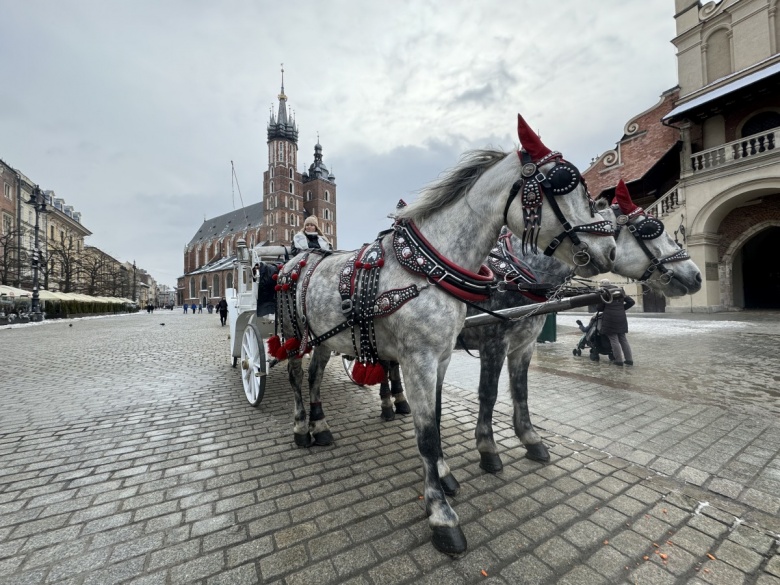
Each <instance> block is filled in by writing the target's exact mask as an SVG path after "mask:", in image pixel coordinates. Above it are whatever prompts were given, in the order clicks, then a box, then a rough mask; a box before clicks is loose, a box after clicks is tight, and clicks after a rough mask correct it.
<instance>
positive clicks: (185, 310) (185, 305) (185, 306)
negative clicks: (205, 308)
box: [184, 303, 189, 315]
mask: <svg viewBox="0 0 780 585" xmlns="http://www.w3.org/2000/svg"><path fill="white" fill-rule="evenodd" d="M187 307H189V305H188V304H187V303H184V314H185V315H186V314H187Z"/></svg>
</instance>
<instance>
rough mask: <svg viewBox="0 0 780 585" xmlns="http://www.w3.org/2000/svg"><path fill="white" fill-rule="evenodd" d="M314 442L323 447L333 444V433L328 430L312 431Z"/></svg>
mask: <svg viewBox="0 0 780 585" xmlns="http://www.w3.org/2000/svg"><path fill="white" fill-rule="evenodd" d="M314 444H315V445H317V446H319V447H325V446H327V445H332V444H333V433H331V432H330V431H322V432H321V433H314Z"/></svg>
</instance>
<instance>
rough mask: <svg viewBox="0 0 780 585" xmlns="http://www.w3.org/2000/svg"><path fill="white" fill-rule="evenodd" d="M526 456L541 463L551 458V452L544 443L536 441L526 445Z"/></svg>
mask: <svg viewBox="0 0 780 585" xmlns="http://www.w3.org/2000/svg"><path fill="white" fill-rule="evenodd" d="M525 449H526V453H525V456H526V457H528V458H529V459H531V460H532V461H539V462H540V463H547V462H548V461H549V460H550V452H549V451H548V450H547V447H545V446H544V443H536V444H535V445H526V446H525Z"/></svg>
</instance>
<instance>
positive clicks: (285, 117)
mask: <svg viewBox="0 0 780 585" xmlns="http://www.w3.org/2000/svg"><path fill="white" fill-rule="evenodd" d="M278 97H279V109H278V111H277V114H276V119H274V116H273V110H272V111H271V120H270V121H269V122H268V140H272V139H274V138H287V139H288V140H292V141H293V142H295V143H297V142H298V126H297V125H296V124H295V120H294V119H293V118H292V116H291V115H289V114H288V109H287V95H286V94H285V93H284V63H282V90H281V92H280V93H279V96H278Z"/></svg>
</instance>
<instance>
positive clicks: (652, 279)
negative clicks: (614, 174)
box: [596, 179, 702, 297]
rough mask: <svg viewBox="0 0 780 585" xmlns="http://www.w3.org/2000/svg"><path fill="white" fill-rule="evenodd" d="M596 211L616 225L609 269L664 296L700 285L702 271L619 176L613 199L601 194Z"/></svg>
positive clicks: (699, 287) (692, 289)
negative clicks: (609, 199)
mask: <svg viewBox="0 0 780 585" xmlns="http://www.w3.org/2000/svg"><path fill="white" fill-rule="evenodd" d="M596 206H597V209H598V212H599V214H600V215H601V216H602V217H604V218H605V219H608V220H609V221H610V222H611V223H612V225H613V226H614V227H615V239H616V241H617V256H616V258H615V264H614V266H613V268H612V272H614V273H616V274H619V275H621V276H625V277H627V278H633V279H635V280H638V281H640V282H642V283H643V284H646V285H647V286H648V287H650V288H651V289H652V290H653V291H655V292H657V293H662V294H664V295H665V296H667V297H681V296H685V295H689V294H693V293H695V292H697V291H699V289H701V282H702V278H701V271H700V270H699V267H698V266H696V264H695V263H694V262H693V260H691V258H690V256H688V253H687V252H686V251H685V250H684V249H683V248H681V247H680V246H679V245H678V244H677V243H676V242H675V241H674V240H673V239H672V237H671V236H670V235H669V233H668V232H667V231H666V229H665V228H664V224H663V222H661V220H659V219H657V218H655V217H653V216H652V215H650V214H649V213H646V212H645V211H644V209H642V208H641V207H638V206H637V205H635V204H634V202H633V201H632V200H631V195H630V194H629V192H628V188H627V187H626V184H625V183H624V182H623V180H622V179H621V180H620V182H619V183H618V186H617V188H616V189H615V201H614V203H613V204H612V205H611V206H610V205H609V202H608V201H607V200H606V199H604V198H600V199H599V200H598V201H597V203H596Z"/></svg>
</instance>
